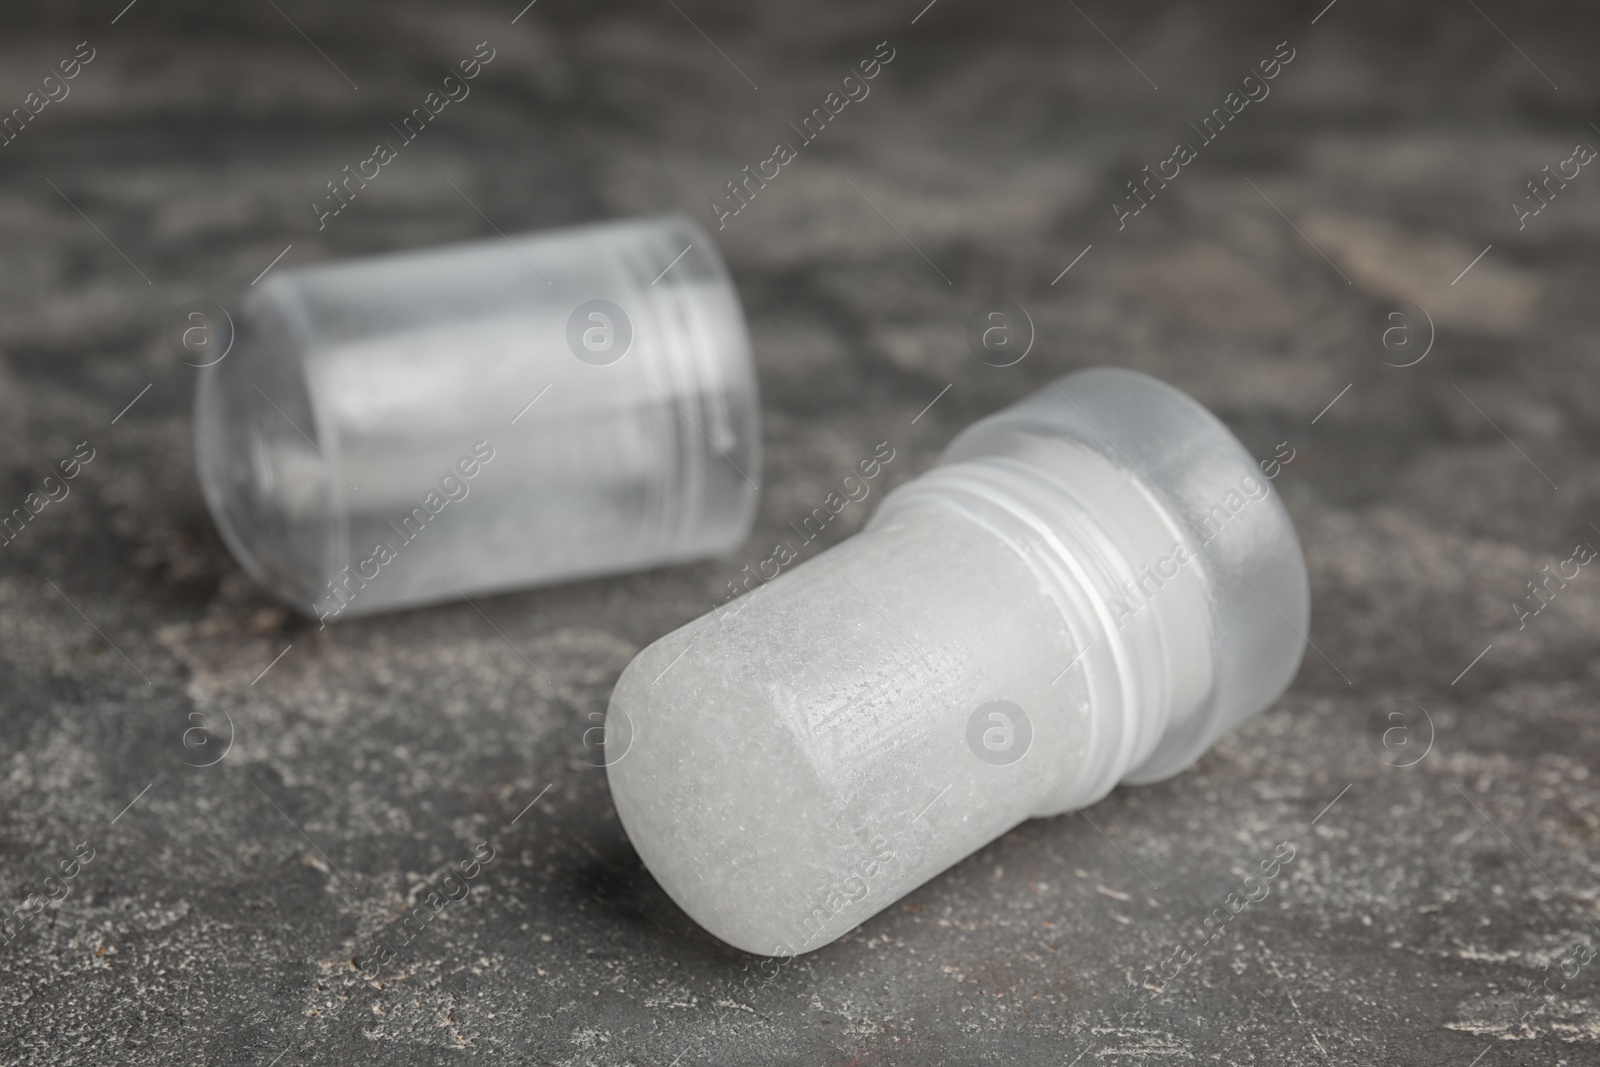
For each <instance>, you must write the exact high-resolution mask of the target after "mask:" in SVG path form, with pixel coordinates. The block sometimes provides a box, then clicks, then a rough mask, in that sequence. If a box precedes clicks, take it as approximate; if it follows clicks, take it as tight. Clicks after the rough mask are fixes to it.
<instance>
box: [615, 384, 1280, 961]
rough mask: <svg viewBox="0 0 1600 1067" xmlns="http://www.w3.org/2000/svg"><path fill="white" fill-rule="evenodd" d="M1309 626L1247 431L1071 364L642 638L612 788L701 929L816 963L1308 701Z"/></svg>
mask: <svg viewBox="0 0 1600 1067" xmlns="http://www.w3.org/2000/svg"><path fill="white" fill-rule="evenodd" d="M1308 616H1309V592H1308V587H1307V582H1306V573H1305V564H1304V560H1303V557H1302V555H1301V551H1300V546H1299V542H1298V540H1297V538H1296V537H1295V533H1294V529H1293V526H1292V524H1291V522H1290V520H1289V517H1288V514H1287V512H1286V511H1285V510H1284V508H1283V506H1282V503H1281V502H1280V501H1279V500H1278V498H1277V496H1276V495H1275V493H1274V492H1273V491H1272V488H1271V483H1270V481H1269V480H1268V479H1267V478H1266V477H1265V476H1264V475H1263V474H1262V473H1261V471H1260V470H1259V469H1258V468H1257V466H1256V464H1255V463H1254V461H1253V460H1252V459H1251V457H1250V456H1249V454H1248V453H1246V452H1245V450H1244V448H1243V447H1242V446H1241V445H1240V444H1239V443H1238V441H1237V440H1235V439H1234V438H1233V436H1232V435H1231V434H1230V433H1229V432H1228V430H1227V429H1226V428H1225V427H1223V425H1222V424H1221V423H1220V422H1218V421H1217V420H1216V419H1215V418H1214V417H1212V416H1211V415H1210V413H1208V412H1206V411H1205V409H1204V408H1202V407H1200V405H1198V404H1196V403H1195V402H1194V401H1192V400H1190V399H1189V398H1188V397H1186V396H1184V395H1183V394H1182V393H1179V392H1178V391H1176V390H1174V389H1172V388H1170V387H1168V386H1166V385H1163V384H1162V383H1160V382H1157V381H1155V380H1154V379H1151V378H1148V377H1146V376H1144V375H1140V374H1135V373H1132V372H1129V371H1121V370H1110V369H1098V370H1091V371H1084V372H1080V373H1078V374H1074V375H1069V376H1067V377H1065V378H1062V379H1060V380H1058V381H1057V382H1055V383H1053V384H1052V386H1050V387H1049V388H1046V389H1044V390H1041V391H1040V392H1039V393H1037V394H1035V395H1034V396H1033V397H1031V398H1029V399H1027V400H1025V401H1023V402H1022V403H1020V404H1017V405H1015V406H1014V407H1012V408H1009V409H1007V410H1006V411H1003V412H1001V413H999V414H998V415H995V416H993V417H991V418H989V419H985V420H983V421H982V422H980V423H978V424H976V425H974V426H973V427H971V428H970V429H968V430H967V431H966V432H965V433H963V434H962V435H961V436H959V437H958V438H957V439H956V440H955V441H954V442H953V443H952V444H951V446H950V448H949V449H948V450H947V451H946V453H945V455H944V457H943V458H942V460H941V462H940V464H939V465H938V466H936V467H935V468H934V469H932V470H931V471H929V472H927V473H926V474H924V475H922V476H921V477H919V478H917V479H914V480H913V481H911V482H909V483H907V484H905V485H903V486H901V487H900V488H898V489H897V490H895V491H894V492H893V493H891V494H890V495H889V496H888V497H887V498H886V499H885V501H884V502H883V504H882V506H881V507H880V509H879V511H878V512H877V514H876V515H875V516H874V517H873V519H872V521H871V523H870V524H869V525H868V527H867V528H866V529H865V530H864V531H863V532H862V533H860V534H858V535H856V536H855V537H853V538H851V539H849V540H848V541H845V542H844V543H842V544H840V545H838V546H837V547H835V548H833V549H830V550H829V551H827V552H824V553H822V554H821V555H819V556H818V557H816V558H815V559H813V560H812V561H810V562H808V563H805V564H802V565H799V566H797V567H795V568H794V569H793V570H791V571H789V572H788V573H786V574H783V575H780V576H779V577H777V578H776V579H775V580H773V581H771V582H769V583H767V584H766V585H763V586H761V587H760V588H758V589H756V590H755V591H754V592H752V593H750V594H748V595H746V596H745V597H743V598H741V599H740V600H738V601H735V602H734V603H732V604H730V605H727V606H726V607H725V608H724V609H722V610H721V611H718V612H713V613H712V614H709V615H705V616H702V617H701V618H699V619H697V620H695V621H694V622H691V623H689V624H688V625H687V626H684V627H682V628H680V629H678V630H676V631H674V632H673V633H671V634H668V635H667V636H666V637H663V638H662V639H661V640H659V641H657V642H655V643H654V644H652V645H651V646H650V647H648V648H647V649H645V650H644V651H643V652H641V653H640V654H639V655H638V657H636V658H635V659H634V661H633V663H631V664H630V665H629V666H628V668H627V670H626V671H624V672H623V675H622V677H621V679H620V680H619V681H618V683H617V686H616V689H615V691H614V692H613V695H612V704H611V712H610V716H609V720H608V734H607V737H608V743H610V741H611V739H612V737H613V736H614V733H613V729H614V724H615V727H616V728H617V729H620V727H621V724H624V723H625V724H627V728H628V730H629V732H630V733H631V744H630V746H629V747H628V748H627V751H626V753H625V754H623V755H622V756H621V757H620V758H617V759H615V760H614V761H612V762H610V763H609V765H608V775H609V778H610V784H611V790H612V796H613V798H614V801H615V803H616V807H617V811H618V814H619V816H620V817H621V819H622V822H623V824H624V826H625V827H626V829H627V831H628V835H629V837H630V838H631V840H632V841H633V844H634V847H635V848H636V849H637V850H638V851H639V854H640V855H641V856H642V857H643V859H644V861H645V863H646V865H647V866H648V867H649V869H650V870H651V872H652V873H653V874H654V875H655V877H656V879H657V881H659V882H660V883H661V885H662V886H663V888H665V889H666V891H667V893H668V894H669V895H671V897H672V898H673V899H674V900H675V901H677V902H678V904H679V905H681V906H682V907H683V908H684V910H685V911H687V912H688V913H689V914H690V915H691V916H692V917H693V918H694V919H696V920H697V921H698V922H699V923H700V924H701V925H703V926H704V927H706V928H707V929H708V930H710V931H711V932H712V933H713V934H715V935H716V936H718V937H720V938H722V939H723V940H725V941H727V942H729V943H730V944H733V945H735V946H738V947H739V948H743V949H746V950H748V951H751V952H758V953H763V954H769V955H788V954H794V953H799V952H805V951H808V950H810V949H814V948H817V947H818V946H821V945H824V944H826V943H827V942H829V941H831V940H833V939H834V938H836V937H838V936H839V935H840V934H842V933H844V932H846V931H847V930H849V929H851V928H852V927H854V926H855V925H857V924H858V923H860V922H861V921H862V920H864V919H866V918H867V917H869V916H871V915H872V914H874V913H875V912H877V911H879V910H881V909H882V908H884V907H886V906H888V905H889V904H891V903H892V902H893V901H895V900H897V899H899V898H900V897H901V896H903V895H904V894H906V893H907V892H909V891H910V890H911V889H913V888H915V887H916V886H918V885H920V884H921V883H922V882H924V881H926V880H927V879H929V878H931V877H932V876H933V875H935V874H937V873H938V872H939V871H941V870H944V869H945V868H946V867H948V866H950V865H951V864H953V863H955V862H956V861H958V860H960V859H961V858H963V857H965V856H967V855H968V854H970V853H971V852H973V851H974V850H976V849H978V848H980V847H982V846H983V845H984V844H986V843H987V842H989V841H991V840H993V839H994V838H995V837H997V836H999V835H1000V834H1002V833H1004V832H1005V831H1006V830H1008V829H1009V828H1011V827H1012V826H1014V825H1016V824H1017V823H1019V822H1021V821H1022V820H1024V819H1027V818H1029V817H1033V816H1042V815H1051V814H1058V813H1061V812H1064V811H1069V810H1073V809H1076V808H1080V807H1084V806H1086V805H1089V804H1092V803H1094V802H1095V801H1097V800H1099V799H1100V798H1102V797H1103V796H1104V795H1105V794H1106V793H1107V792H1109V791H1110V790H1111V789H1112V788H1113V787H1114V786H1115V785H1116V784H1117V783H1118V782H1147V781H1154V780H1157V779H1159V778H1162V777H1166V776H1169V775H1172V774H1175V773H1178V772H1179V771H1181V770H1182V769H1183V768H1184V767H1187V766H1188V765H1189V764H1190V763H1192V762H1193V761H1194V760H1195V759H1197V758H1198V757H1199V755H1200V754H1201V753H1202V752H1203V751H1204V750H1205V749H1206V748H1207V747H1208V746H1209V745H1210V744H1211V743H1212V741H1213V740H1215V738H1216V737H1217V736H1218V735H1219V734H1221V733H1222V732H1224V731H1225V730H1227V729H1229V728H1231V727H1232V726H1233V725H1235V724H1236V723H1238V722H1240V721H1242V720H1243V719H1245V718H1247V717H1249V716H1251V715H1253V714H1255V713H1257V712H1259V711H1260V710H1262V708H1264V707H1265V706H1266V705H1268V704H1269V703H1271V702H1272V701H1273V700H1274V699H1276V698H1277V696H1278V695H1279V694H1281V693H1282V691H1283V690H1284V688H1286V687H1287V685H1288V684H1289V682H1290V680H1291V679H1292V678H1293V676H1294V673H1295V671H1296V669H1297V668H1298V666H1299V663H1300V657H1301V654H1302V652H1303V649H1304V636H1303V635H1304V631H1305V629H1306V626H1307V625H1308ZM618 736H620V734H618Z"/></svg>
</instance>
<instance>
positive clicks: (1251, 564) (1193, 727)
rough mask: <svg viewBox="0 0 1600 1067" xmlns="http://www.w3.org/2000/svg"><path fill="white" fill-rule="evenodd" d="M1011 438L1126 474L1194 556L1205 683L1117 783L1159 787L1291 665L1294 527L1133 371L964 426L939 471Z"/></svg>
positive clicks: (1299, 564)
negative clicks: (1204, 632)
mask: <svg viewBox="0 0 1600 1067" xmlns="http://www.w3.org/2000/svg"><path fill="white" fill-rule="evenodd" d="M1089 412H1093V415H1092V416H1091V415H1090V414H1088V413H1089ZM1019 436H1031V437H1043V438H1053V439H1058V440H1061V439H1065V440H1068V441H1071V442H1074V443H1076V444H1079V445H1082V446H1084V447H1087V448H1089V449H1091V450H1093V451H1095V452H1097V453H1099V454H1100V455H1101V456H1102V457H1103V458H1105V459H1106V460H1107V461H1108V462H1110V463H1111V464H1113V465H1114V466H1116V467H1118V468H1120V469H1122V470H1124V471H1127V472H1130V474H1131V475H1132V476H1133V479H1134V481H1135V483H1136V484H1137V485H1138V486H1139V488H1140V489H1141V490H1142V491H1143V492H1144V493H1146V494H1148V496H1149V497H1150V499H1151V500H1152V501H1153V502H1154V503H1155V504H1156V505H1157V507H1158V508H1159V509H1160V510H1161V511H1162V513H1163V514H1164V516H1165V517H1166V519H1167V520H1168V522H1169V523H1170V525H1171V526H1172V528H1173V530H1174V532H1175V534H1176V535H1177V536H1178V537H1179V538H1180V539H1181V540H1182V542H1183V543H1184V544H1186V545H1187V546H1188V547H1189V549H1190V551H1191V552H1193V553H1194V557H1195V559H1194V563H1193V564H1192V566H1193V567H1194V568H1195V571H1196V574H1197V576H1198V577H1199V579H1200V581H1201V584H1202V587H1203V588H1204V590H1205V599H1206V608H1207V615H1208V622H1209V629H1210V634H1209V638H1210V640H1209V649H1210V659H1211V668H1212V671H1211V673H1212V675H1213V678H1214V683H1213V686H1212V689H1211V692H1210V695H1209V696H1208V697H1206V698H1205V699H1204V700H1202V701H1200V702H1199V704H1198V705H1197V706H1195V707H1194V708H1193V710H1191V711H1188V712H1187V713H1186V714H1183V715H1182V716H1180V717H1177V718H1174V719H1173V720H1172V721H1170V722H1169V723H1168V724H1167V727H1166V730H1165V731H1164V733H1163V734H1162V737H1161V740H1160V742H1159V743H1158V744H1157V746H1156V748H1155V750H1154V751H1153V752H1152V754H1151V755H1150V756H1149V757H1148V758H1147V759H1146V760H1145V761H1144V762H1143V763H1142V764H1141V765H1139V766H1138V767H1136V768H1134V770H1133V771H1131V772H1130V773H1128V774H1127V775H1126V776H1125V777H1124V779H1123V780H1124V781H1126V782H1130V783H1135V784H1137V783H1145V782H1154V781H1160V780H1161V779H1163V778H1169V777H1171V776H1172V775H1174V774H1177V773H1178V772H1179V771H1181V770H1183V769H1184V768H1185V767H1187V766H1188V765H1189V764H1191V763H1193V762H1194V761H1195V760H1196V759H1198V758H1199V757H1200V755H1201V753H1203V752H1204V751H1205V750H1206V749H1207V748H1208V747H1209V746H1210V745H1211V743H1212V742H1213V741H1215V740H1216V739H1217V737H1219V736H1220V735H1222V734H1223V733H1225V732H1227V731H1228V730H1230V729H1232V728H1233V727H1234V726H1236V725H1238V724H1239V723H1241V722H1243V721H1244V720H1246V719H1248V718H1250V717H1251V716H1253V715H1255V714H1256V713H1258V712H1260V711H1261V710H1262V709H1264V708H1265V707H1266V706H1267V705H1268V704H1270V703H1271V702H1272V701H1273V700H1275V699H1276V698H1277V697H1278V696H1279V694H1281V693H1282V692H1283V691H1284V689H1286V688H1287V687H1288V685H1289V683H1290V681H1291V680H1293V678H1294V675H1295V672H1296V671H1297V670H1298V669H1299V667H1300V660H1301V657H1302V656H1303V654H1304V651H1305V642H1306V638H1305V633H1306V630H1307V628H1308V626H1309V624H1310V614H1311V593H1310V586H1309V583H1308V581H1307V578H1306V566H1305V557H1304V555H1303V554H1302V552H1301V549H1300V541H1299V538H1298V537H1297V536H1296V535H1295V531H1294V524H1293V522H1292V521H1291V520H1290V518H1289V513H1288V511H1287V510H1286V509H1285V508H1284V506H1283V502H1282V501H1281V500H1280V499H1279V497H1278V494H1277V493H1276V492H1275V491H1274V490H1273V488H1272V481H1271V479H1269V478H1268V477H1267V476H1266V475H1265V474H1263V473H1262V471H1261V469H1260V468H1259V467H1258V466H1257V464H1256V461H1255V460H1254V459H1253V458H1252V457H1251V456H1250V454H1249V453H1248V452H1246V451H1245V449H1244V446H1243V445H1241V444H1240V443H1239V441H1238V439H1237V438H1235V437H1234V436H1233V434H1232V433H1231V432H1229V430H1228V428H1227V427H1226V426H1224V425H1223V424H1222V423H1221V422H1220V421H1218V419H1217V418H1216V417H1215V416H1214V415H1212V414H1211V413H1210V412H1209V411H1207V410H1206V409H1205V408H1204V407H1202V406H1201V405H1200V404H1198V403H1196V402H1195V401H1194V400H1192V399H1190V398H1189V397H1188V396H1186V395H1184V394H1183V393H1181V392H1179V391H1178V390H1177V389H1174V388H1172V387H1171V386H1169V385H1166V384H1164V383H1163V382H1160V381H1157V380H1156V379H1154V378H1151V377H1149V376H1148V375H1144V374H1140V373H1138V372H1136V371H1129V370H1122V369H1119V368H1110V367H1101V368H1095V369H1093V370H1085V371H1080V372H1078V373H1075V374H1069V375H1066V376H1065V377H1062V378H1059V379H1057V380H1056V381H1055V382H1054V383H1053V384H1052V387H1050V388H1047V389H1041V390H1040V391H1039V392H1037V393H1035V394H1034V395H1033V396H1031V397H1029V398H1027V399H1026V400H1023V401H1022V402H1021V403H1018V404H1015V405H1013V406H1012V407H1010V408H1007V409H1005V410H1004V411H1001V412H998V413H996V414H995V415H993V416H990V417H989V418H987V419H984V420H982V421H980V422H977V423H975V424H973V425H972V426H971V427H969V428H968V429H967V430H966V431H965V432H964V433H962V434H961V435H960V436H958V437H957V438H956V439H955V440H954V441H953V442H951V444H950V447H949V448H948V449H947V450H946V452H945V454H944V456H943V458H942V460H941V462H942V463H951V462H958V461H961V460H965V459H971V458H974V457H979V456H983V455H987V454H992V453H995V452H1003V451H1009V450H1011V449H1012V448H1013V447H1014V446H1013V444H1012V443H1013V442H1014V441H1015V440H1016V439H1017V438H1018V437H1019Z"/></svg>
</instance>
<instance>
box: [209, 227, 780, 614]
mask: <svg viewBox="0 0 1600 1067" xmlns="http://www.w3.org/2000/svg"><path fill="white" fill-rule="evenodd" d="M597 302H599V303H597ZM619 311H620V314H619V313H618V312H619ZM596 315H598V317H596ZM237 318H238V329H239V335H238V340H237V342H236V344H235V345H234V350H233V351H232V352H230V353H229V354H228V355H227V356H226V357H225V358H224V359H222V360H221V361H220V362H218V363H216V364H215V365H214V366H209V367H206V368H205V369H204V370H203V371H202V372H201V378H200V383H199V388H198V391H197V393H196V397H195V450H196V461H197V467H198V469H199V474H200V482H201V485H202V487H203V489H204V493H205V498H206V502H207V504H208V505H209V507H210V509H211V513H212V515H213V517H214V518H215V519H216V522H217V526H218V527H219V529H220V530H221V532H222V536H223V538H224V540H226V541H227V543H228V546H229V548H230V549H231V550H232V551H233V553H234V555H235V556H236V557H237V558H238V559H239V562H240V563H241V564H242V565H243V566H244V568H245V569H246V570H247V571H248V572H249V573H250V574H251V575H252V576H253V577H255V578H256V579H257V580H258V581H260V582H261V583H262V584H263V585H265V586H267V588H269V589H270V590H272V591H273V592H274V593H276V594H277V595H279V596H280V597H282V598H283V599H284V600H286V601H288V602H289V603H290V604H292V605H294V606H295V607H296V608H298V609H300V610H301V611H304V612H306V613H308V614H313V615H318V616H320V617H324V618H330V617H339V616H349V615H355V614H361V613H365V612H370V611H376V610H380V609H386V608H394V607H401V606H406V605H412V604H419V603H424V602H427V601H433V600H441V599H447V598H451V597H456V596H458V595H460V594H462V593H467V594H470V593H473V592H488V591H492V590H498V589H508V588H513V587H517V586H525V585H534V584H542V583H550V582H557V581H562V580H566V579H572V578H577V577H582V576H588V575H597V574H605V573H610V572H618V571H625V570H632V569H636V568H642V567H648V566H652V565H656V564H661V563H668V562H672V561H677V560H685V559H691V558H696V557H701V556H708V555H713V554H717V553H721V552H725V551H728V550H730V549H732V548H733V547H735V546H737V545H738V544H740V543H741V542H742V541H743V540H744V538H745V537H746V536H747V535H748V533H749V530H750V525H751V523H752V522H753V520H754V515H755V508H756V499H757V490H756V483H757V481H758V480H759V477H760V426H759V402H758V397H757V391H756V379H755V374H754V370H753V367H752V365H751V359H750V351H749V340H748V335H747V332H746V328H745V323H744V318H743V314H742V312H741V311H740V307H739V301H738V297H737V295H736V294H735V292H734V289H733V286H732V283H731V282H730V280H729V278H728V275H727V271H726V269H725V268H724V267H723V264H722V261H721V259H720V257H719V256H718V254H717V251H716V248H715V246H714V245H713V244H712V243H711V240H710V238H709V237H707V236H706V234H705V233H704V232H703V231H701V230H700V229H699V228H698V227H697V226H695V225H694V224H693V223H691V222H689V221H688V220H686V219H682V218H676V217H669V218H655V219H642V220H632V221H626V222H617V223H607V224H603V225H595V226H586V227H580V228H576V229H569V230H560V231H555V232H550V233H542V234H537V235H528V236H520V237H512V238H508V239H500V238H496V239H494V240H489V241H481V242H475V243H471V244H463V245H456V246H451V247H446V248H439V249H430V250H427V251H423V252H417V253H407V254H402V255H390V256H382V257H377V258H371V259H363V260H356V261H352V262H348V263H340V264H334V265H330V266H318V267H311V268H306V269H302V270H279V271H274V272H273V273H272V274H271V275H269V276H268V278H267V279H265V280H264V281H263V282H262V283H261V284H260V286H259V287H257V288H255V289H252V290H251V291H250V292H249V293H248V295H247V296H246V298H245V299H244V300H243V301H242V303H241V306H240V308H239V312H238V316H237ZM530 405H531V406H530Z"/></svg>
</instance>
